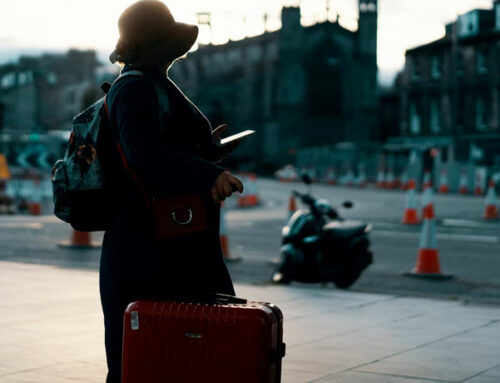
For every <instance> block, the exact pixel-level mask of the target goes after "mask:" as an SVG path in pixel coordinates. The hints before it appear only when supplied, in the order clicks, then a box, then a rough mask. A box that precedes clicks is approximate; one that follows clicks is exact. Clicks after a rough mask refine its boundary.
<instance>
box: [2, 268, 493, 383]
mask: <svg viewBox="0 0 500 383" xmlns="http://www.w3.org/2000/svg"><path fill="white" fill-rule="evenodd" d="M0 266H1V267H0V289H1V291H2V293H3V297H2V300H1V301H0V313H2V315H0V339H1V340H2V347H0V383H70V382H73V383H74V382H85V383H103V382H104V380H105V375H106V362H105V355H104V341H103V338H104V334H103V330H104V329H103V318H102V313H101V307H100V301H99V289H98V273H97V272H96V271H95V270H75V269H68V268H61V267H54V266H45V265H34V264H25V263H19V262H0ZM235 288H236V291H237V294H238V296H240V297H244V298H247V299H250V300H256V301H268V302H273V303H275V304H276V305H277V306H278V307H280V308H281V310H282V311H283V315H284V331H283V336H284V341H285V343H286V356H285V358H284V360H283V373H282V382H283V383H306V382H307V383H431V382H433V383H498V382H499V381H500V357H499V355H500V343H499V342H498V339H499V338H500V307H497V306H491V305H473V304H468V305H464V304H462V303H461V302H457V301H450V300H436V299H422V298H414V297H401V296H396V295H387V294H366V293H359V292H352V291H343V290H336V289H317V288H315V287H305V286H270V285H248V284H236V286H235ZM450 319H452V320H450ZM139 323H142V322H141V320H140V319H139ZM202 339H203V338H202ZM215 352H216V351H215ZM238 357H240V355H235V358H238ZM224 363H227V362H224ZM186 366H187V368H190V367H191V366H190V364H189V360H186ZM145 383H147V382H145ZM175 383H188V382H175ZM189 383H191V382H189ZM197 383H198V382H197ZM206 383H211V382H206Z"/></svg>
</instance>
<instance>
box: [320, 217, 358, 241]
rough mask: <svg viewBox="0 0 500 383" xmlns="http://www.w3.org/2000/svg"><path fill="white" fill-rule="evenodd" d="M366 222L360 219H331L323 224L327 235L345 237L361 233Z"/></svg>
mask: <svg viewBox="0 0 500 383" xmlns="http://www.w3.org/2000/svg"><path fill="white" fill-rule="evenodd" d="M365 229H366V224H365V223H363V222H360V221H333V222H330V223H328V224H326V225H325V226H323V233H324V235H326V236H328V237H333V238H338V239H347V238H352V237H356V236H358V235H361V234H363V232H364V231H365Z"/></svg>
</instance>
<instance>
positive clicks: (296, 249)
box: [272, 174, 373, 289]
mask: <svg viewBox="0 0 500 383" xmlns="http://www.w3.org/2000/svg"><path fill="white" fill-rule="evenodd" d="M301 179H302V181H303V182H304V183H305V184H306V185H308V187H309V191H308V193H300V192H298V191H296V190H294V191H292V194H293V195H294V196H295V197H297V198H299V199H300V201H301V202H302V203H303V204H304V205H306V206H307V207H308V209H309V211H306V210H301V209H299V210H297V211H296V212H295V213H294V214H293V215H292V216H291V217H290V219H289V221H288V223H287V225H286V226H285V227H283V229H282V246H281V256H280V261H279V263H278V266H277V268H276V270H275V271H274V273H273V276H272V280H273V282H274V283H279V284H288V283H290V282H292V281H294V280H295V281H299V282H304V283H318V282H319V283H327V282H333V283H334V284H335V285H336V286H337V287H338V288H341V289H347V288H349V287H350V286H352V285H353V284H354V282H356V280H357V279H358V278H359V276H360V275H361V273H362V272H363V270H365V269H366V268H367V267H368V265H370V264H371V263H372V262H373V255H372V252H371V251H370V241H369V238H368V237H369V233H370V231H371V224H368V223H364V222H361V221H351V220H344V219H343V218H342V217H341V216H340V215H339V213H338V211H337V209H335V208H334V207H333V206H332V205H331V204H330V202H329V201H327V200H324V199H316V198H315V197H313V196H312V195H311V190H310V185H311V183H312V181H311V179H310V177H309V176H308V175H307V174H303V175H301ZM342 206H343V207H344V208H348V209H349V208H352V207H353V203H352V202H350V201H346V202H344V203H343V204H342Z"/></svg>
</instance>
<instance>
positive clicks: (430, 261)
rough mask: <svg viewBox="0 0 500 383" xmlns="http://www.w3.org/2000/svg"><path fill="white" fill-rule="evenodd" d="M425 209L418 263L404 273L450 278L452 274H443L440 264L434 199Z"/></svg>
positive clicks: (410, 275) (405, 274) (424, 276)
mask: <svg viewBox="0 0 500 383" xmlns="http://www.w3.org/2000/svg"><path fill="white" fill-rule="evenodd" d="M423 211H424V213H423V215H422V220H423V225H422V232H421V234H420V246H419V250H418V257H417V263H416V265H415V268H414V269H413V270H412V271H410V272H406V273H404V274H403V275H404V276H407V277H416V278H429V279H437V280H443V279H450V278H452V276H451V275H446V274H443V273H442V272H441V266H440V264H439V253H438V249H437V241H436V222H435V220H434V218H435V215H434V205H433V203H432V201H431V202H430V203H428V204H427V205H425V206H424V209H423Z"/></svg>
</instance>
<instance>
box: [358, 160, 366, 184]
mask: <svg viewBox="0 0 500 383" xmlns="http://www.w3.org/2000/svg"><path fill="white" fill-rule="evenodd" d="M356 185H357V186H358V187H360V188H364V187H366V170H365V165H364V164H360V165H359V168H358V178H357V180H356Z"/></svg>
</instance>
